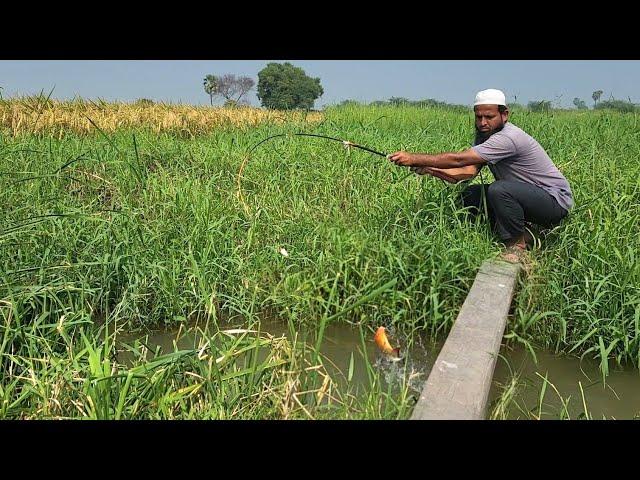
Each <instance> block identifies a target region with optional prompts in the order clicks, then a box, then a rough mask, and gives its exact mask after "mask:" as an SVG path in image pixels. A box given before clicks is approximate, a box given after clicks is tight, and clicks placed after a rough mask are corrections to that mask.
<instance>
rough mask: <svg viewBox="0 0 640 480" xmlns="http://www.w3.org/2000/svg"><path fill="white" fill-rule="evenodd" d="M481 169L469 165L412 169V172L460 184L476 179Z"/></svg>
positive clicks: (478, 166)
mask: <svg viewBox="0 0 640 480" xmlns="http://www.w3.org/2000/svg"><path fill="white" fill-rule="evenodd" d="M480 168H482V167H481V165H468V166H466V167H460V168H435V167H411V170H413V171H414V172H415V173H418V174H420V175H425V174H429V175H431V176H433V177H437V178H441V179H442V180H445V181H447V182H449V183H458V182H461V181H462V180H469V179H470V178H473V177H475V176H476V175H477V174H478V172H479V171H480Z"/></svg>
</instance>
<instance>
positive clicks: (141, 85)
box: [0, 60, 640, 108]
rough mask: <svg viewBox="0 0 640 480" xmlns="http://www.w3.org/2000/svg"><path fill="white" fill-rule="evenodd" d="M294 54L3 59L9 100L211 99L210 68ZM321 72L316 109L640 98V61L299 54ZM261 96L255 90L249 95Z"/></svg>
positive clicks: (244, 68) (255, 68) (254, 67)
mask: <svg viewBox="0 0 640 480" xmlns="http://www.w3.org/2000/svg"><path fill="white" fill-rule="evenodd" d="M271 61H276V62H279V63H282V62H285V61H287V60H126V61H124V60H122V61H121V60H0V87H2V90H1V92H2V94H3V96H4V97H5V98H7V97H12V96H16V95H31V94H36V93H39V92H40V91H42V90H44V91H45V93H46V94H48V93H49V91H50V90H51V89H52V88H53V89H54V90H53V95H52V96H53V97H54V98H58V99H68V98H73V97H74V96H80V97H83V98H92V99H95V98H98V97H99V98H103V99H105V100H120V101H133V100H136V99H138V98H150V99H152V100H154V101H166V102H173V103H190V104H196V105H206V104H208V103H209V97H208V96H207V94H206V93H205V92H204V89H203V88H202V80H203V78H204V76H205V75H207V74H214V75H222V74H225V73H234V74H236V75H247V76H250V77H252V78H253V79H254V80H256V82H257V74H258V72H259V71H260V70H261V69H262V68H264V67H265V66H266V64H267V63H269V62H271ZM290 62H291V63H293V64H294V65H296V66H298V67H301V68H302V69H303V70H305V72H306V73H307V75H309V76H312V77H320V83H321V85H322V87H323V89H324V95H323V96H322V97H320V99H318V100H317V101H316V104H315V106H316V108H319V107H322V106H324V105H327V104H333V103H339V102H340V101H342V100H345V99H355V100H359V101H364V102H370V101H373V100H386V99H388V98H389V97H393V96H396V97H406V98H409V99H412V100H417V99H422V98H435V99H436V100H442V101H446V102H449V103H459V104H467V105H471V104H472V102H473V97H474V96H475V93H476V92H477V91H478V90H483V89H485V88H499V89H501V90H503V91H504V92H505V94H506V95H507V100H508V101H510V102H513V101H514V99H517V101H518V103H525V104H526V103H527V102H529V101H531V100H542V99H544V100H551V101H553V102H555V103H556V104H557V105H560V106H564V107H571V106H572V102H573V98H574V97H579V98H581V99H583V100H584V101H585V102H586V103H587V105H590V106H592V105H593V100H592V99H591V94H592V93H593V92H594V91H595V90H603V92H604V93H603V95H602V100H607V99H609V98H610V96H613V97H614V98H617V99H623V100H629V98H630V99H631V101H632V102H634V103H640V60H548V61H547V60H468V61H465V60H353V61H352V60H309V61H304V60H291V61H290ZM247 98H248V99H249V100H250V102H251V103H252V105H256V106H257V105H259V104H260V102H259V100H258V98H257V97H256V95H255V90H254V91H253V92H251V94H250V95H249V96H248V97H247Z"/></svg>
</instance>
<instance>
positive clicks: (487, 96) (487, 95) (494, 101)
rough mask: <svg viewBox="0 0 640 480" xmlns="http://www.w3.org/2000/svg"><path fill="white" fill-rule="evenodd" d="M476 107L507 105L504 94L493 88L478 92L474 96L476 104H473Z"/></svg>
mask: <svg viewBox="0 0 640 480" xmlns="http://www.w3.org/2000/svg"><path fill="white" fill-rule="evenodd" d="M476 105H505V106H506V105H507V101H506V99H505V96H504V93H502V91H500V90H496V89H495V88H489V89H487V90H482V91H481V92H478V94H477V95H476V102H475V103H474V104H473V106H474V107H475V106H476Z"/></svg>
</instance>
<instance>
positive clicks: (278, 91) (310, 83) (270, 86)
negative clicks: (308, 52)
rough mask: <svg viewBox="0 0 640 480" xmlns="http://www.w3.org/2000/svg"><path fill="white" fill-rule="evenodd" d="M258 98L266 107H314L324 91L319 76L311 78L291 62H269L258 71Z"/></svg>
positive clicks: (308, 108)
mask: <svg viewBox="0 0 640 480" xmlns="http://www.w3.org/2000/svg"><path fill="white" fill-rule="evenodd" d="M257 93H258V98H259V99H260V101H261V102H262V106H263V107H266V108H273V109H281V110H289V109H294V108H304V109H307V110H310V109H311V108H313V103H314V102H315V100H316V99H317V98H318V97H320V95H322V94H323V93H324V90H323V89H322V86H321V85H320V79H319V78H311V77H309V76H307V74H306V73H305V72H304V70H302V69H301V68H299V67H295V66H293V65H292V64H291V63H289V62H285V63H284V64H281V63H269V64H267V66H266V67H264V68H263V69H262V70H260V72H258V92H257Z"/></svg>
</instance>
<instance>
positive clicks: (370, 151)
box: [237, 133, 446, 210]
mask: <svg viewBox="0 0 640 480" xmlns="http://www.w3.org/2000/svg"><path fill="white" fill-rule="evenodd" d="M291 136H296V137H316V138H324V139H326V140H332V141H334V142H340V143H342V145H344V147H345V148H347V149H349V148H350V147H353V148H359V149H360V150H365V151H367V152H369V153H373V154H375V155H379V156H380V157H384V158H386V159H387V160H389V159H390V157H391V154H390V153H383V152H379V151H377V150H374V149H373V148H369V147H365V146H363V145H359V144H357V143H353V142H350V141H348V140H343V139H341V138H336V137H330V136H328V135H320V134H317V133H280V134H277V135H271V136H269V137H267V138H265V139H263V140H261V141H260V142H258V143H256V144H255V145H254V146H253V147H251V148H250V149H249V151H248V152H247V156H246V157H245V159H244V160H243V162H242V164H241V165H240V169H239V170H238V175H237V184H238V190H237V196H238V199H239V200H240V201H241V202H242V204H243V206H244V208H245V210H247V209H248V207H247V205H246V203H245V202H244V198H243V195H242V188H241V185H240V179H241V177H242V172H243V170H244V167H245V166H246V164H247V162H248V161H249V158H250V156H251V153H252V152H253V151H254V150H255V149H256V148H258V147H259V146H260V145H262V144H263V143H265V142H267V141H268V140H271V139H273V138H279V137H291ZM414 173H415V172H414V171H413V170H412V171H411V172H409V173H408V174H407V175H405V176H404V177H402V178H400V179H399V180H397V181H396V182H394V183H399V182H401V181H402V180H404V179H406V178H407V177H409V176H410V175H414ZM441 180H442V179H441ZM442 181H443V182H444V180H442ZM444 183H446V182H444Z"/></svg>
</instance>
